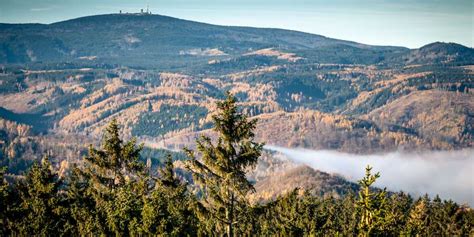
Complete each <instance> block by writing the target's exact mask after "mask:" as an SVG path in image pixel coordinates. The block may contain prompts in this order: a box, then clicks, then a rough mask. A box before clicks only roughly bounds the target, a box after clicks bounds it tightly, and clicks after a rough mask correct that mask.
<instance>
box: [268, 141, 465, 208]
mask: <svg viewBox="0 0 474 237" xmlns="http://www.w3.org/2000/svg"><path fill="white" fill-rule="evenodd" d="M265 148H266V149H269V150H273V151H278V152H281V153H283V154H285V155H286V156H288V157H289V158H290V159H291V160H293V161H295V162H299V163H304V164H307V165H309V166H311V167H313V168H314V169H317V170H321V171H325V172H327V173H336V174H340V175H342V176H343V177H345V178H346V179H348V180H350V181H357V180H359V179H361V178H362V177H363V176H364V173H365V169H364V168H365V166H367V165H368V164H369V165H370V166H373V167H374V168H373V169H372V171H373V172H380V175H381V177H380V178H379V179H378V180H377V182H376V186H377V187H387V189H388V190H390V191H400V190H403V191H405V192H408V193H410V194H412V195H414V196H420V195H424V194H425V193H427V194H429V195H430V197H431V198H433V197H434V196H435V195H436V194H439V196H440V197H441V198H442V199H452V200H453V201H456V202H458V203H461V204H462V203H468V204H469V205H470V206H471V207H473V206H474V150H473V149H465V150H459V151H432V152H425V153H422V154H418V153H404V152H392V153H386V154H376V155H354V154H348V153H341V152H336V151H324V150H321V151H313V150H305V149H289V148H283V147H276V146H265Z"/></svg>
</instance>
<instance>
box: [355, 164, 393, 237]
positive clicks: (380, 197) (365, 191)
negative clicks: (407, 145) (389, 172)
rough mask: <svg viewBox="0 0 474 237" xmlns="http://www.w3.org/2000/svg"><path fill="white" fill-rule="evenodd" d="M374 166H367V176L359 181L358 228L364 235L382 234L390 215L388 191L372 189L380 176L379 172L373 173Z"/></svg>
mask: <svg viewBox="0 0 474 237" xmlns="http://www.w3.org/2000/svg"><path fill="white" fill-rule="evenodd" d="M371 170H372V167H370V166H367V168H365V177H364V178H363V179H362V180H360V181H359V185H360V187H361V190H360V191H359V200H358V201H357V202H356V206H357V209H358V211H359V215H360V221H359V225H358V229H359V231H360V233H361V234H362V235H364V236H371V235H374V234H381V233H384V232H385V231H386V229H385V228H386V224H387V220H386V218H387V217H388V215H389V213H388V208H387V197H386V191H385V190H382V191H377V192H373V191H371V190H370V189H371V186H372V185H373V184H374V183H375V181H376V180H377V179H378V178H379V177H380V174H379V173H376V174H375V175H372V174H371Z"/></svg>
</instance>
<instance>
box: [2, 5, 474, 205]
mask: <svg viewBox="0 0 474 237" xmlns="http://www.w3.org/2000/svg"><path fill="white" fill-rule="evenodd" d="M73 29H82V30H81V34H77V32H75V31H74V30H73ZM473 65H474V50H473V49H472V48H468V47H465V46H462V45H458V44H454V43H441V42H436V43H432V44H429V45H426V46H424V47H421V48H419V49H408V48H403V47H391V46H371V45H364V44H360V43H356V42H349V41H344V40H337V39H331V38H327V37H324V36H320V35H313V34H307V33H303V32H296V31H288V30H279V29H259V28H249V27H230V26H216V25H209V24H204V23H198V22H192V21H186V20H181V19H176V18H171V17H166V16H160V15H123V14H110V15H100V16H90V17H84V18H79V19H72V20H68V21H64V22H58V23H54V24H49V25H41V24H24V25H20V24H18V25H17V24H0V107H2V109H1V110H0V118H1V123H0V138H1V143H0V147H1V155H0V163H1V165H6V166H8V171H9V172H10V173H12V174H22V173H24V171H25V170H26V168H27V167H29V165H30V164H31V163H32V162H34V161H37V160H40V159H41V158H42V157H43V155H44V154H48V156H50V160H51V161H52V163H53V165H54V166H56V167H57V168H58V169H67V167H70V166H71V165H72V164H76V163H80V162H81V161H80V160H81V158H82V156H84V155H85V154H86V153H87V145H88V144H97V142H98V141H99V140H100V138H101V136H102V131H103V129H104V127H105V126H106V125H107V124H108V123H109V122H110V121H111V120H112V119H116V120H117V121H118V123H119V124H120V125H121V126H122V133H123V134H122V135H123V137H124V138H126V139H128V138H132V137H137V139H138V140H139V141H140V142H143V143H144V144H145V146H146V147H147V153H146V154H145V153H144V155H143V156H144V157H143V159H144V160H146V159H150V160H151V162H152V163H153V165H154V166H155V165H156V166H157V165H159V164H160V163H161V162H163V160H162V157H156V154H161V155H162V154H163V153H164V151H163V149H164V150H172V151H175V152H177V153H176V154H175V157H177V158H176V159H177V160H179V159H185V158H184V157H183V154H182V153H180V152H181V150H182V148H184V147H191V148H192V147H193V146H194V140H195V138H196V137H198V136H199V135H200V134H206V135H209V136H211V137H212V136H213V134H212V131H211V130H210V128H211V126H212V119H211V117H212V114H213V112H214V111H215V109H216V107H215V102H216V101H219V100H221V99H223V98H224V97H225V92H226V91H230V92H231V93H233V94H234V95H235V96H236V97H237V99H238V106H239V107H240V108H241V109H242V112H243V113H245V114H247V115H248V116H250V117H252V118H257V119H258V120H259V122H258V125H257V128H256V139H257V140H258V141H261V142H265V143H266V144H267V145H274V146H281V147H286V148H306V149H313V150H334V151H339V152H345V153H352V154H361V155H370V154H380V153H386V152H394V151H406V152H424V151H430V150H438V151H452V150H461V149H466V148H472V147H473V145H474V139H473V136H474V128H473V124H474V94H473V93H474V69H473V67H474V66H473ZM275 162H276V161H275ZM269 167H270V166H265V165H263V166H261V167H260V169H257V170H256V171H255V172H262V174H264V175H262V176H261V177H260V178H258V179H255V181H256V183H257V184H256V187H257V189H259V187H262V191H261V196H260V197H255V199H256V200H260V199H262V198H263V199H265V198H271V197H275V196H276V195H278V194H279V193H280V191H281V190H280V191H278V192H276V191H275V190H272V189H275V188H274V186H275V185H276V183H278V182H280V181H275V180H272V179H271V176H272V175H274V173H271V172H270V173H268V174H267V173H266V172H267V171H266V170H267V169H269ZM285 167H286V166H285ZM288 167H291V168H285V169H283V171H282V172H284V174H283V173H281V175H282V177H284V178H283V179H285V180H287V182H288V187H287V188H285V190H291V189H292V188H294V187H297V186H300V185H302V186H305V185H306V184H302V183H304V182H303V181H304V180H303V179H302V180H300V181H288V180H295V179H297V177H296V175H297V174H299V173H306V174H307V175H308V176H310V177H312V178H310V181H308V182H310V183H311V182H313V183H317V186H318V188H317V189H314V190H316V191H315V192H317V193H318V194H321V195H325V194H327V195H332V194H330V193H333V194H334V195H335V196H338V195H340V194H343V193H345V192H347V190H350V189H353V188H354V187H355V186H353V185H354V184H352V183H349V182H347V181H345V180H343V179H342V178H338V177H332V175H334V174H326V173H318V172H319V171H316V170H312V169H311V168H308V167H306V168H302V167H299V166H298V167H294V165H290V164H288ZM323 171H324V170H323ZM265 174H266V175H265ZM270 174H271V175H270ZM259 182H261V183H259ZM328 183H329V184H331V185H329V184H328ZM334 184H337V185H340V186H341V188H339V186H337V185H335V186H334ZM311 185H313V184H309V186H308V187H313V188H314V187H315V186H314V185H313V186H311ZM333 186H334V187H336V188H334V187H333ZM394 191H398V190H394ZM264 197H265V198H264Z"/></svg>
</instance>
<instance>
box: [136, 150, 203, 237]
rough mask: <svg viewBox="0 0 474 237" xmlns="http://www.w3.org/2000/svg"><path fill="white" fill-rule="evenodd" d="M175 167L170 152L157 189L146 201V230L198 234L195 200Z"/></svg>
mask: <svg viewBox="0 0 474 237" xmlns="http://www.w3.org/2000/svg"><path fill="white" fill-rule="evenodd" d="M173 169H174V166H173V163H172V159H171V155H167V159H166V162H165V164H164V167H163V168H162V169H161V170H160V172H159V178H158V180H157V182H156V185H155V189H154V190H153V191H152V192H151V195H150V196H148V197H146V198H145V201H144V202H145V203H144V207H143V210H142V216H143V222H142V223H143V224H142V225H143V227H142V230H143V233H146V234H152V235H157V234H161V235H165V236H184V235H194V234H195V232H196V230H197V224H198V220H197V218H196V215H195V213H194V210H193V206H194V205H195V204H194V203H195V200H194V198H193V196H191V195H190V193H189V192H188V190H187V186H186V183H184V182H182V181H181V180H180V179H179V178H178V177H176V175H175V173H174V170H173ZM157 223H158V224H157Z"/></svg>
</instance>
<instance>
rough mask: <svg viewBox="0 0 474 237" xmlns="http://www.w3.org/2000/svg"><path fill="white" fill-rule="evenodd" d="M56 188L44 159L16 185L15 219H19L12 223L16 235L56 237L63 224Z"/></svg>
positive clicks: (47, 163)
mask: <svg viewBox="0 0 474 237" xmlns="http://www.w3.org/2000/svg"><path fill="white" fill-rule="evenodd" d="M60 184H61V182H60V180H59V178H58V175H57V174H56V173H55V172H53V170H52V168H51V163H50V162H49V160H48V158H47V157H45V158H44V159H43V161H42V162H41V164H34V165H33V166H32V167H31V169H30V170H29V171H28V173H27V175H26V179H25V180H24V181H23V182H20V183H19V184H18V189H19V197H20V199H21V202H20V205H19V207H18V209H17V210H16V211H17V214H16V215H17V216H21V218H20V219H18V220H16V221H15V222H16V223H12V224H13V225H14V229H15V230H14V232H16V234H18V235H22V236H31V235H36V236H50V235H60V233H61V232H62V231H63V230H62V227H63V224H64V223H63V221H62V220H63V218H62V216H61V210H60V196H59V193H58V191H59V187H60Z"/></svg>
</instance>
